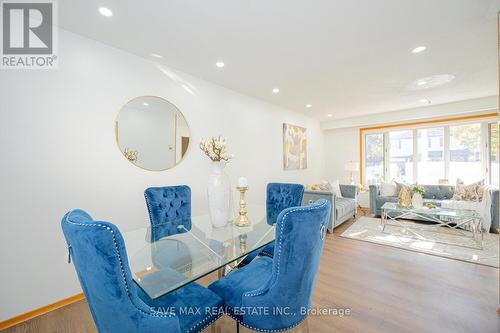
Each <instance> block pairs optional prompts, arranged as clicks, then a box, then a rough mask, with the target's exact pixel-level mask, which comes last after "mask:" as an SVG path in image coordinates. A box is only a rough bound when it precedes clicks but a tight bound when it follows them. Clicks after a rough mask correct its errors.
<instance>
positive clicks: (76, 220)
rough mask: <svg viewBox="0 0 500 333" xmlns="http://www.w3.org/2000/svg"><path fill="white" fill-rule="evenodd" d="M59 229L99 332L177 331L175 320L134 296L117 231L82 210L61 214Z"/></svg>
mask: <svg viewBox="0 0 500 333" xmlns="http://www.w3.org/2000/svg"><path fill="white" fill-rule="evenodd" d="M61 226H62V229H63V233H64V236H65V238H66V242H67V244H68V248H69V251H70V258H71V259H72V260H73V264H74V265H75V269H76V272H77V275H78V279H79V280H80V285H81V286H82V289H83V293H84V294H85V298H86V300H87V302H88V305H89V308H90V312H91V313H92V317H93V318H94V321H95V324H96V327H97V329H98V331H99V332H109V333H114V332H116V333H123V332H180V328H179V320H178V318H177V317H175V316H172V317H170V316H169V315H168V314H158V313H155V312H152V311H151V309H150V308H149V307H148V306H147V305H146V304H145V303H144V302H143V301H142V300H141V299H139V297H138V296H137V286H136V285H135V283H134V282H133V281H132V276H131V273H130V268H129V264H128V259H127V252H126V250H125V244H124V241H123V238H122V235H121V233H120V231H119V230H118V228H117V227H116V226H115V225H114V224H112V223H109V222H102V221H94V220H93V219H92V217H90V215H89V214H87V213H86V212H85V211H83V210H79V209H77V210H73V211H71V212H69V213H67V214H66V215H64V217H63V219H62V221H61Z"/></svg>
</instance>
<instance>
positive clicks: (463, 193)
mask: <svg viewBox="0 0 500 333" xmlns="http://www.w3.org/2000/svg"><path fill="white" fill-rule="evenodd" d="M483 184H484V180H481V181H479V182H476V183H472V184H469V185H465V183H464V181H463V180H461V179H460V178H459V179H457V184H456V186H455V193H454V194H453V198H452V199H453V200H462V201H481V200H482V199H483V192H484V186H483Z"/></svg>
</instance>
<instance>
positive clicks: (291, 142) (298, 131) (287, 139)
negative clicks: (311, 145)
mask: <svg viewBox="0 0 500 333" xmlns="http://www.w3.org/2000/svg"><path fill="white" fill-rule="evenodd" d="M306 168H307V129H306V128H304V127H300V126H295V125H290V124H283V169H284V170H298V169H306Z"/></svg>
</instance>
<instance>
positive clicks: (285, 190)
mask: <svg viewBox="0 0 500 333" xmlns="http://www.w3.org/2000/svg"><path fill="white" fill-rule="evenodd" d="M303 195H304V186H303V185H300V184H286V183H269V184H267V190H266V218H267V223H268V224H269V225H273V224H275V223H276V219H277V218H278V215H279V214H280V213H281V212H282V211H283V210H284V209H286V208H290V207H296V206H300V205H301V203H302V196H303ZM273 253H274V242H272V243H269V244H268V245H266V246H265V247H264V248H263V249H262V250H257V251H253V252H251V253H250V254H248V255H247V256H246V257H245V259H243V260H242V261H241V263H240V264H239V266H238V267H240V268H241V267H243V266H245V265H248V264H249V263H250V262H251V261H252V260H253V259H255V257H257V255H260V256H267V257H271V258H272V257H273Z"/></svg>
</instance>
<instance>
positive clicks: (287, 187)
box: [266, 183, 304, 225]
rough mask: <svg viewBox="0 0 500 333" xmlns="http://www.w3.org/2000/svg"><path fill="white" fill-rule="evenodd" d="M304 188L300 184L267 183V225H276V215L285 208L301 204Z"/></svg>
mask: <svg viewBox="0 0 500 333" xmlns="http://www.w3.org/2000/svg"><path fill="white" fill-rule="evenodd" d="M303 195H304V186H303V185H300V184H286V183H269V184H267V195H266V211H267V223H268V224H270V225H273V224H275V223H276V219H277V218H278V215H279V214H280V213H281V211H283V210H284V209H286V208H289V207H297V206H300V205H301V204H302V196H303Z"/></svg>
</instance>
